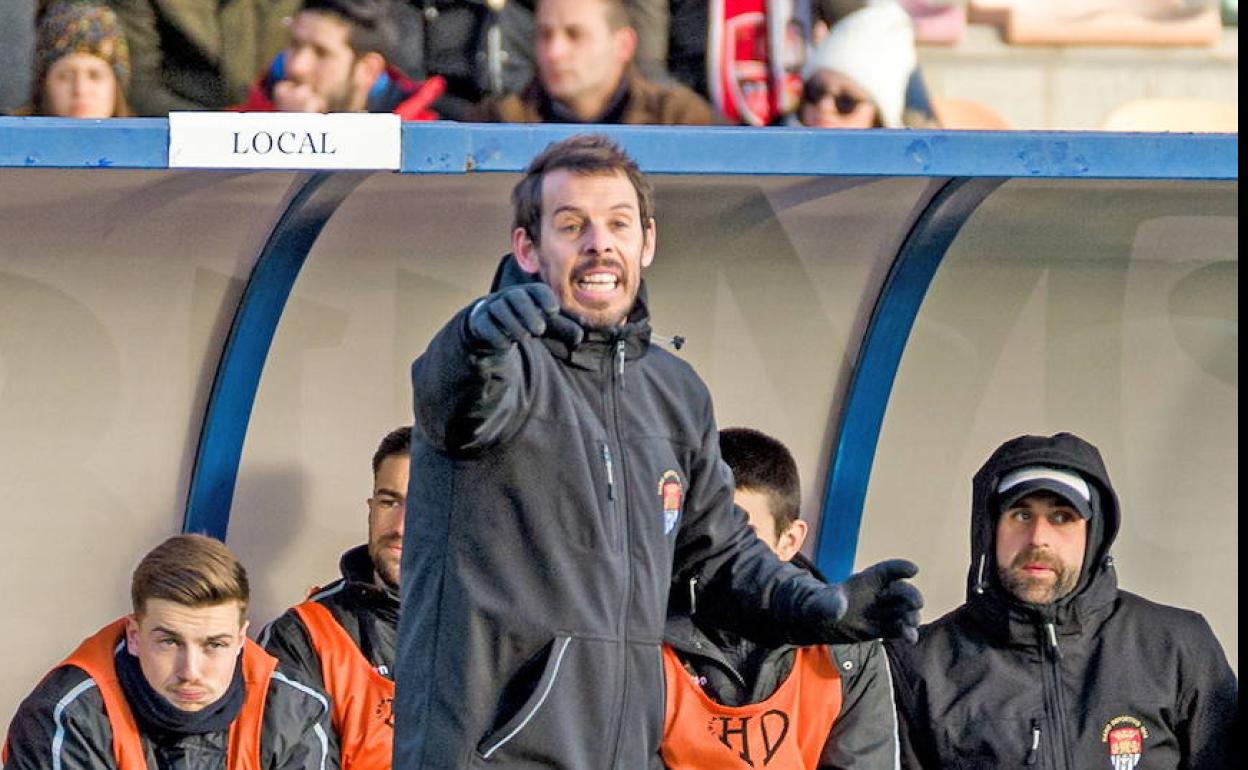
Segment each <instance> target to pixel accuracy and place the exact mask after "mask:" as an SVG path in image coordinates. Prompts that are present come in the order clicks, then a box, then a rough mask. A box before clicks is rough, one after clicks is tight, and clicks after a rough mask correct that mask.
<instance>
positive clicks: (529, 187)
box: [511, 134, 654, 243]
mask: <svg viewBox="0 0 1248 770" xmlns="http://www.w3.org/2000/svg"><path fill="white" fill-rule="evenodd" d="M552 171H570V172H572V173H573V174H578V175H583V176H593V175H598V174H615V173H623V174H624V175H625V176H627V177H628V181H629V182H631V183H632V185H633V189H634V190H636V191H637V210H638V213H639V214H640V215H641V226H642V232H643V233H645V232H647V230H646V225H648V224H649V222H650V220H651V219H653V218H654V190H653V189H652V188H651V187H650V182H649V181H647V180H646V177H645V175H644V174H642V173H641V169H640V168H638V167H637V162H636V161H635V160H633V159H632V158H630V157H629V156H628V154H627V153H625V152H624V150H622V149H620V146H619V145H618V144H616V143H615V142H613V141H611V139H610V138H609V137H607V136H605V135H603V134H577V135H576V136H571V137H568V138H567V139H564V140H563V141H562V142H556V143H553V144H551V145H550V146H548V147H547V148H546V149H545V150H542V152H541V153H540V154H539V155H538V156H537V157H536V158H534V159H533V162H531V163H530V164H529V167H528V169H526V170H525V173H524V178H523V179H521V180H520V181H519V182H517V183H516V186H515V187H513V188H512V189H511V207H512V211H513V216H514V221H513V224H512V228H513V229H515V228H522V229H523V230H524V231H525V232H526V233H528V235H529V239H530V240H532V241H533V243H539V238H540V235H541V230H542V181H543V180H544V179H545V177H546V175H547V174H549V173H551V172H552Z"/></svg>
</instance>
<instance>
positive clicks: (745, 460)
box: [719, 428, 802, 534]
mask: <svg viewBox="0 0 1248 770" xmlns="http://www.w3.org/2000/svg"><path fill="white" fill-rule="evenodd" d="M719 451H720V454H721V455H723V458H724V462H725V463H727V464H728V467H729V468H731V469H732V476H733V483H734V484H735V485H736V487H737V489H744V490H747V491H750V492H761V493H763V494H765V495H767V498H768V503H769V504H770V506H771V515H772V517H773V518H774V519H775V520H776V533H777V534H780V533H782V532H784V531H786V530H787V529H788V528H789V527H790V526H791V525H792V524H793V522H795V521H797V519H798V516H799V515H800V513H801V504H802V486H801V481H800V480H799V479H798V475H797V461H796V460H794V459H793V455H792V453H790V452H789V450H788V447H786V446H785V445H784V444H782V443H780V442H779V441H777V440H776V439H774V438H772V437H771V436H768V435H767V434H766V433H763V432H761V431H757V430H754V429H752V428H726V429H724V430H721V431H720V432H719Z"/></svg>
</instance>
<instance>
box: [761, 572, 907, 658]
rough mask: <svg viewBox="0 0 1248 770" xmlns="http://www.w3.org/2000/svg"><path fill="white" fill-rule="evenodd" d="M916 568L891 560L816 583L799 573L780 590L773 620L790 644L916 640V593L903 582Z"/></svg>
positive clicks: (776, 598) (811, 578) (814, 580)
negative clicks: (839, 578) (842, 578)
mask: <svg viewBox="0 0 1248 770" xmlns="http://www.w3.org/2000/svg"><path fill="white" fill-rule="evenodd" d="M918 571H919V568H918V567H916V566H914V564H912V563H910V562H908V561H905V560H904V559H893V560H891V561H885V562H880V563H879V564H876V565H875V566H872V567H867V568H866V569H865V570H863V571H862V572H859V573H857V574H854V575H850V576H849V577H848V578H846V579H845V582H844V583H832V584H826V583H822V582H820V581H818V580H816V579H814V578H813V577H810V576H807V575H804V576H801V577H798V578H795V579H793V580H790V581H789V582H788V583H786V584H785V585H783V586H781V587H780V589H779V590H778V591H777V595H776V596H775V607H774V609H775V611H776V613H777V619H778V620H779V621H780V623H781V624H782V625H783V626H784V627H785V628H786V631H785V632H784V633H785V635H786V636H787V639H788V641H790V642H791V643H793V644H799V645H810V644H829V643H845V642H863V641H867V640H868V639H888V638H893V637H902V638H904V639H906V640H908V641H910V642H912V643H913V642H915V641H918V638H919V637H918V625H919V608H920V607H922V606H923V597H922V596H921V595H920V594H919V589H917V588H915V587H914V586H913V585H912V584H910V583H907V582H905V578H909V577H914V575H915V574H917V573H918Z"/></svg>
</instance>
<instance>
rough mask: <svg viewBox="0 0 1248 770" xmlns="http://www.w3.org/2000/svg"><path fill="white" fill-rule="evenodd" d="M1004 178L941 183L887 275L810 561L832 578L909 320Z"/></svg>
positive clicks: (848, 565)
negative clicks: (965, 228)
mask: <svg viewBox="0 0 1248 770" xmlns="http://www.w3.org/2000/svg"><path fill="white" fill-rule="evenodd" d="M1003 181H1004V180H1000V179H983V178H979V179H968V178H958V179H951V180H950V181H948V182H946V183H945V185H944V186H943V187H942V188H941V189H940V191H938V192H937V193H936V195H935V196H934V197H933V198H932V200H931V202H930V203H929V204H928V206H927V208H926V209H924V211H923V213H922V214H921V215H920V216H919V217H918V219H917V220H916V221H915V223H914V226H913V227H911V229H910V233H909V234H908V235H907V236H906V240H905V242H904V243H903V244H902V246H901V249H900V251H899V252H898V254H897V259H896V260H894V262H893V265H892V267H891V268H890V270H889V273H888V277H887V278H886V279H885V281H884V287H883V289H881V291H880V295H879V298H878V299H877V300H876V304H875V309H874V311H873V312H872V314H871V321H870V323H869V324H868V325H867V331H866V334H865V335H864V337H863V342H862V346H861V347H860V348H859V351H858V360H857V361H856V362H855V364H854V373H853V376H852V379H851V380H850V383H849V389H848V393H847V395H846V398H845V406H844V408H843V409H842V410H841V419H840V424H839V426H838V429H837V433H836V440H835V441H834V442H833V446H832V458H831V465H830V467H829V469H828V475H827V484H826V486H825V488H824V497H823V511H822V515H821V517H820V519H819V540H818V543H817V544H816V547H815V563H816V564H817V565H818V566H819V568H820V570H822V571H823V572H824V574H826V575H827V576H828V577H829V578H831V579H833V580H841V579H844V577H845V576H847V575H849V574H850V572H851V571H852V569H853V565H854V554H855V553H856V552H857V550H858V533H859V530H860V529H861V525H862V506H863V502H864V501H865V500H866V497H867V484H868V482H870V480H871V466H872V465H873V464H874V462H875V450H876V446H877V445H878V444H879V439H880V428H881V427H882V426H883V423H884V412H885V410H886V409H887V407H888V400H889V396H890V395H891V393H892V389H893V381H894V380H895V379H896V377H897V369H898V367H899V366H900V365H901V354H902V353H903V352H904V351H905V348H906V340H907V339H909V337H910V330H911V328H913V326H914V319H915V318H916V317H917V316H918V314H919V308H920V307H921V306H922V304H923V298H924V297H925V296H926V295H927V289H928V287H929V286H930V285H931V282H932V277H933V276H934V275H935V274H936V270H937V269H938V268H939V267H940V263H941V261H942V260H943V259H944V256H945V253H946V252H947V251H948V250H949V246H950V244H952V243H953V240H954V238H956V237H957V235H958V232H959V231H960V230H961V229H962V225H964V224H965V223H966V220H967V219H969V218H970V216H971V214H973V213H974V212H975V210H976V209H977V208H978V207H979V205H980V204H981V203H983V201H984V199H986V198H987V197H988V196H989V195H990V194H992V192H993V191H994V190H996V189H997V188H998V187H999V186H1000V185H1001V184H1002V182H1003Z"/></svg>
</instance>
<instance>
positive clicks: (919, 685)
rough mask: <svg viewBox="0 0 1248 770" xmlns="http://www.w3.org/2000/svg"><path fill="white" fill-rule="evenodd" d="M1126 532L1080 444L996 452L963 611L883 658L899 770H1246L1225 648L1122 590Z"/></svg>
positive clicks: (1186, 616)
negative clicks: (1118, 564)
mask: <svg viewBox="0 0 1248 770" xmlns="http://www.w3.org/2000/svg"><path fill="white" fill-rule="evenodd" d="M1121 521H1122V512H1121V510H1120V508H1119V504H1118V497H1117V495H1116V494H1115V492H1114V487H1113V485H1112V484H1111V483H1110V480H1109V474H1108V473H1107V472H1106V470H1105V465H1104V462H1103V461H1102V460H1101V455H1100V452H1099V451H1098V450H1097V448H1096V447H1095V446H1093V445H1092V444H1089V443H1088V442H1087V441H1085V440H1083V439H1081V438H1079V437H1078V436H1075V435H1072V434H1070V433H1058V434H1056V435H1054V436H1020V437H1018V438H1015V439H1012V440H1010V441H1007V442H1006V443H1004V444H1002V445H1001V446H1000V447H999V448H998V449H997V450H996V451H995V452H993V454H992V456H991V457H990V458H989V459H988V461H987V462H986V463H985V464H984V466H983V467H982V468H981V469H980V470H979V472H978V473H976V474H975V480H974V484H973V489H972V499H971V557H972V561H971V568H970V572H969V574H968V578H967V601H966V603H965V604H963V605H962V606H960V607H958V608H957V609H955V610H954V611H953V612H951V613H949V614H947V615H945V616H944V617H942V618H940V619H939V620H937V621H935V622H933V623H931V624H930V625H926V626H924V627H923V628H922V629H921V631H920V635H919V643H918V644H917V645H913V646H910V645H907V646H894V645H891V644H890V645H889V647H888V651H889V655H890V658H891V659H892V662H893V676H894V683H895V689H896V693H897V705H898V709H899V711H900V713H901V716H902V760H903V765H904V766H906V767H911V768H946V767H959V768H1003V767H1024V766H1026V767H1035V768H1038V769H1046V768H1062V769H1063V770H1065V769H1067V768H1069V769H1070V770H1083V768H1094V767H1107V768H1117V769H1119V770H1128V769H1129V768H1137V767H1138V768H1140V769H1141V770H1143V768H1200V769H1201V770H1210V769H1211V768H1212V769H1216V768H1223V767H1228V768H1229V767H1232V766H1238V764H1239V762H1238V757H1237V756H1236V755H1235V752H1234V751H1232V743H1231V742H1232V739H1233V737H1234V730H1235V722H1236V714H1237V711H1238V683H1237V681H1236V678H1235V675H1234V674H1233V673H1232V671H1231V668H1230V666H1229V665H1228V664H1227V660H1226V656H1225V655H1224V654H1223V652H1222V647H1221V646H1220V645H1219V644H1218V640H1217V639H1216V638H1214V635H1213V631H1212V630H1211V629H1210V628H1209V624H1208V623H1207V622H1206V621H1205V619H1204V618H1203V617H1201V616H1200V615H1198V614H1196V613H1195V612H1190V611H1188V610H1182V609H1178V608H1175V607H1167V606H1165V605H1161V604H1156V603H1154V602H1150V601H1148V600H1147V599H1144V598H1141V597H1139V596H1136V595H1135V594H1132V593H1128V592H1127V591H1123V590H1121V589H1119V588H1118V580H1117V576H1116V573H1115V571H1114V560H1113V557H1112V556H1111V555H1110V551H1111V549H1112V547H1113V544H1114V538H1115V537H1116V536H1117V534H1118V528H1119V525H1120V523H1121ZM1176 525H1178V520H1177V519H1176Z"/></svg>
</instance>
